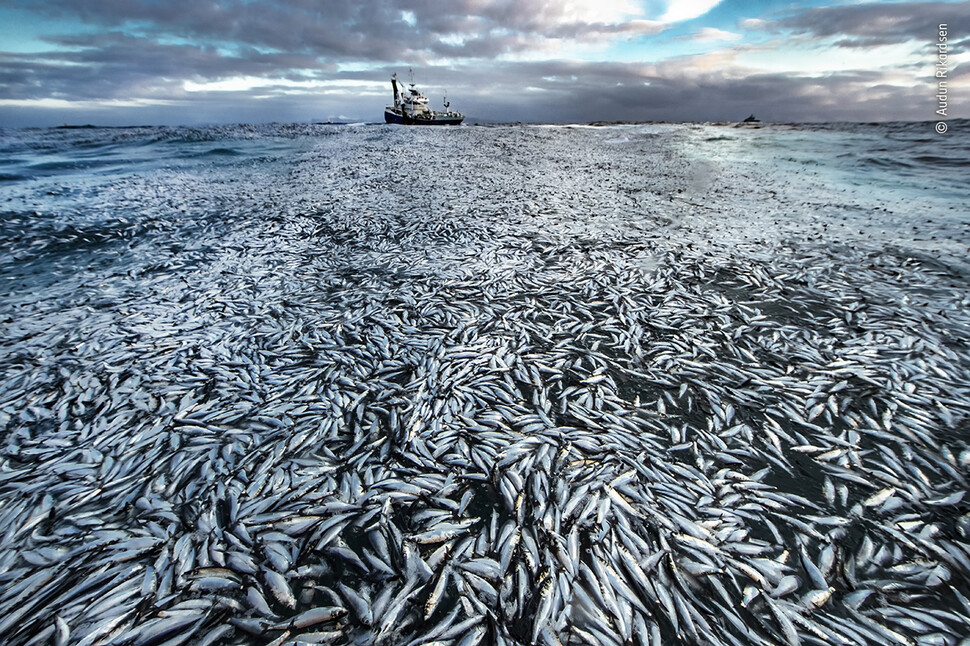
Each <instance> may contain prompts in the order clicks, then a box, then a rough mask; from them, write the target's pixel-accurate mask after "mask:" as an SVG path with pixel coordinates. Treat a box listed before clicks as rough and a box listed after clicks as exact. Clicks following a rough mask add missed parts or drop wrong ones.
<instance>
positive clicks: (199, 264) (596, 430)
mask: <svg viewBox="0 0 970 646" xmlns="http://www.w3.org/2000/svg"><path fill="white" fill-rule="evenodd" d="M704 132H707V131H704ZM618 133H619V135H622V138H620V139H617V137H618V136H619V135H618ZM284 135H285V133H284ZM276 136H277V137H278V138H279V139H280V140H281V141H282V143H279V144H278V149H276V148H274V149H271V150H269V151H268V152H266V153H265V155H264V157H259V156H253V155H246V154H243V155H237V156H235V157H234V156H232V155H228V154H223V153H219V154H218V155H216V156H213V157H212V159H214V160H215V161H212V162H211V163H209V162H206V163H200V164H198V165H197V166H193V167H192V170H191V171H189V170H186V169H185V168H181V167H178V166H177V165H176V166H172V167H169V168H162V169H160V170H154V171H152V172H145V173H135V174H130V175H125V174H122V175H119V176H112V179H111V180H110V181H108V180H104V181H103V183H102V184H101V185H99V186H97V187H96V190H95V189H91V188H90V187H88V188H85V187H84V186H82V185H81V184H80V183H79V184H78V185H77V186H75V189H74V192H73V193H71V194H70V195H69V196H66V197H63V199H68V198H70V199H71V200H75V202H70V204H71V205H74V204H80V205H82V206H83V208H85V209H90V210H100V212H103V213H108V214H110V218H109V221H108V222H107V224H104V223H102V224H99V225H98V226H96V227H95V226H93V225H85V224H84V222H82V221H80V220H79V221H78V223H75V224H72V225H71V226H65V225H58V226H54V225H51V224H49V223H44V222H41V221H40V218H39V216H37V215H36V214H35V215H34V216H33V219H31V217H28V216H27V215H23V214H21V215H18V214H17V213H21V212H19V211H18V212H17V213H15V212H13V211H11V212H9V213H7V215H6V216H5V224H4V226H5V227H6V228H9V229H11V230H13V229H16V230H17V231H18V233H17V235H16V236H12V237H11V236H8V237H7V241H6V242H4V243H3V245H4V255H7V260H4V261H3V262H2V263H0V271H2V274H0V275H3V277H4V279H5V286H4V289H3V292H2V295H0V319H2V329H3V337H2V348H3V349H2V352H0V375H2V385H0V635H2V636H3V637H2V641H3V643H5V644H10V645H28V644H56V645H58V646H61V645H65V644H76V645H78V646H93V645H96V644H104V645H109V644H110V645H117V646H125V645H131V646H149V645H154V646H162V645H164V646H177V645H181V644H186V645H188V644H199V645H204V646H214V645H217V644H261V645H263V644H272V645H273V646H280V645H283V644H394V645H407V646H419V645H425V646H431V645H432V644H434V645H438V644H460V645H462V646H472V645H476V644H507V645H515V644H521V645H532V644H545V645H557V644H595V645H608V644H642V645H644V646H659V645H660V644H665V645H666V644H690V645H693V644H697V645H701V644H703V645H732V644H733V645H746V644H766V645H767V644H772V645H780V646H798V645H800V644H804V645H810V644H817V645H839V646H842V645H844V646H849V645H858V644H899V645H900V646H904V645H912V646H916V645H918V646H958V645H961V646H967V645H968V644H970V639H968V638H967V636H968V635H970V498H968V497H967V495H966V494H967V487H968V484H967V481H968V477H970V444H968V441H970V291H968V289H967V278H966V275H964V274H962V273H961V272H959V271H957V270H956V269H955V267H956V266H957V264H958V262H959V258H958V257H959V255H960V254H958V253H957V254H954V257H955V259H954V261H953V262H952V263H948V261H947V256H946V253H947V252H946V251H945V250H944V251H943V252H940V253H938V254H935V255H934V254H931V253H929V252H927V251H926V250H925V249H923V250H920V251H919V252H917V251H914V250H910V249H907V248H906V246H905V244H904V243H902V242H898V241H897V242H894V243H892V244H890V243H887V242H885V239H879V238H873V237H871V236H869V235H868V234H869V233H871V231H874V230H875V229H877V228H878V227H879V217H880V213H879V211H878V209H876V208H874V207H873V208H869V209H867V208H863V207H865V204H866V203H865V202H864V201H861V200H863V199H864V198H862V197H860V198H858V200H860V202H859V204H861V205H862V206H860V207H859V208H857V209H855V211H854V212H853V214H846V213H844V212H843V210H840V209H836V208H834V207H833V208H831V209H829V211H826V210H825V209H824V208H821V207H820V206H819V203H820V202H826V200H828V203H830V204H835V203H837V202H838V200H840V199H843V198H844V197H845V196H844V195H841V194H838V193H837V192H836V191H835V189H831V191H832V192H831V193H826V190H829V189H826V188H825V186H824V185H823V184H820V183H817V184H814V185H813V186H815V187H816V189H817V193H816V194H815V195H814V198H815V201H814V202H812V201H810V200H808V201H807V200H805V199H803V197H799V196H803V194H797V195H796V194H795V191H794V189H790V188H786V185H787V184H789V183H797V182H802V181H804V182H811V181H817V180H812V179H810V178H809V179H805V178H801V177H793V176H791V175H790V174H789V175H785V174H778V175H773V174H772V172H771V171H770V169H767V168H759V167H746V168H745V169H744V173H745V175H744V178H742V177H741V176H740V171H737V170H736V169H733V168H730V167H727V166H725V165H718V163H717V162H716V161H710V160H708V161H705V160H702V159H698V158H696V157H695V158H691V157H690V155H688V154H685V152H684V147H685V146H686V143H689V141H691V139H690V138H691V137H695V138H696V137H698V136H700V135H697V134H696V133H692V132H690V131H688V129H687V127H686V126H684V127H668V128H667V129H663V128H654V129H650V128H647V127H645V126H644V127H628V128H626V129H609V128H603V129H541V128H531V129H530V128H527V127H502V128H462V129H456V130H454V131H451V132H447V133H442V132H438V131H435V132H425V131H420V132H416V131H414V130H409V129H404V128H399V129H393V128H391V127H385V126H371V127H367V128H359V129H356V130H352V131H351V130H350V129H349V128H345V129H344V130H340V129H339V128H336V127H335V128H332V129H331V130H327V131H326V132H322V133H316V132H314V133H310V134H302V133H301V134H300V135H299V136H295V135H294V136H292V137H290V138H287V136H288V135H287V136H282V135H280V134H279V133H276ZM738 136H745V135H744V133H741V134H739V135H738ZM258 137H265V135H259V134H258V133H257V139H258ZM273 141H274V142H276V141H277V140H276V139H274V140H273ZM237 143H238V144H239V147H241V148H244V145H245V142H237ZM193 145H194V144H193ZM203 145H209V146H210V147H211V145H210V144H206V143H205V142H203ZM212 145H215V144H212ZM218 145H220V146H229V147H231V146H234V145H236V143H234V142H233V141H232V140H230V141H229V142H228V143H226V141H225V140H221V141H220V142H219V144H218ZM274 145H277V144H275V143H274ZM576 150H582V151H583V154H582V155H577V154H576ZM415 151H421V154H420V155H418V158H417V159H415ZM51 181H53V180H51ZM41 184H42V185H37V186H34V185H26V188H16V189H11V188H8V189H6V190H7V191H8V193H7V194H5V195H7V196H8V197H9V196H13V197H14V198H15V202H16V201H21V202H23V204H24V205H25V206H24V207H23V208H24V209H27V208H28V206H29V202H30V200H31V199H33V195H32V194H31V193H30V191H37V192H38V195H39V194H40V192H41V191H43V192H44V193H45V195H44V199H45V200H46V202H45V204H48V205H50V204H53V205H54V207H55V208H56V205H57V204H58V202H57V199H61V198H58V197H57V196H53V197H52V196H51V194H50V191H51V190H52V189H51V183H50V182H42V183H41ZM18 191H19V192H18ZM85 191H86V192H85ZM786 191H787V192H786ZM792 195H794V196H792ZM37 199H40V197H38V198H37ZM65 208H66V207H65ZM72 208H73V206H72ZM895 208H897V209H900V208H903V207H902V205H896V207H895ZM78 209H79V210H80V207H78ZM25 212H26V211H24V213H25ZM860 213H861V215H860ZM147 214H150V215H151V217H149V215H147ZM852 218H867V220H865V222H863V223H862V224H860V221H859V220H853V219H852ZM823 221H824V224H825V227H823V226H822V224H821V223H822V222H823ZM850 229H851V232H849V230H850ZM860 229H861V230H860Z"/></svg>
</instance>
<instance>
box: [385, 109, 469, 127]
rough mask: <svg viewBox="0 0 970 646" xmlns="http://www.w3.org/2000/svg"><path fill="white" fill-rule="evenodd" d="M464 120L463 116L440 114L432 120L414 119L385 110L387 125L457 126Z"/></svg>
mask: <svg viewBox="0 0 970 646" xmlns="http://www.w3.org/2000/svg"><path fill="white" fill-rule="evenodd" d="M464 119H465V117H464V116H463V115H459V116H457V117H453V116H443V115H440V114H435V115H434V117H433V118H431V119H412V118H411V117H407V116H405V115H403V114H401V113H399V112H395V111H394V110H384V121H385V122H386V123H399V124H401V125H405V126H457V125H458V124H460V123H461V122H462V121H463V120H464Z"/></svg>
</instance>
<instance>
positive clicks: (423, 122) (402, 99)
mask: <svg viewBox="0 0 970 646" xmlns="http://www.w3.org/2000/svg"><path fill="white" fill-rule="evenodd" d="M391 87H392V88H393V89H394V105H393V106H387V107H386V108H384V121H386V122H387V123H401V124H404V125H406V126H457V125H458V124H460V123H461V122H462V120H463V119H464V118H465V115H463V114H462V113H461V112H455V111H454V110H452V109H451V104H450V103H449V102H448V99H445V102H444V105H445V109H444V110H432V109H431V108H430V107H428V97H426V96H424V95H423V94H421V93H420V92H418V90H417V88H416V87H414V79H413V78H412V79H411V82H410V83H408V87H407V90H405V89H404V84H403V83H402V84H401V88H400V89H398V80H397V74H393V75H391Z"/></svg>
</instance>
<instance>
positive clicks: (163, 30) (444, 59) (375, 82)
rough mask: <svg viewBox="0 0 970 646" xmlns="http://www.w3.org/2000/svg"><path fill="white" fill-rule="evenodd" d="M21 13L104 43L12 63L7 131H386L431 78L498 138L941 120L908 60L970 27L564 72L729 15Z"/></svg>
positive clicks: (289, 4)
mask: <svg viewBox="0 0 970 646" xmlns="http://www.w3.org/2000/svg"><path fill="white" fill-rule="evenodd" d="M11 1H12V2H15V3H16V6H18V7H26V8H28V9H29V8H32V9H33V11H34V12H35V13H36V14H37V15H38V16H48V17H49V16H57V17H59V20H58V22H57V24H59V25H62V26H63V25H65V24H69V22H66V21H67V20H68V18H70V17H73V18H74V19H75V20H78V19H80V20H83V21H84V22H85V23H86V24H87V25H88V26H89V27H90V26H94V27H95V28H96V29H95V30H94V33H91V32H92V30H91V29H87V30H86V31H84V32H83V33H79V30H78V31H75V32H74V33H48V36H47V37H46V41H47V44H48V45H49V49H48V50H47V51H40V52H30V53H12V52H7V53H2V52H0V97H2V100H0V107H2V110H0V118H3V120H4V121H3V123H0V125H17V124H20V125H27V124H32V123H36V124H38V125H40V124H42V123H43V122H42V121H41V120H43V119H46V120H48V121H47V122H46V123H51V122H53V123H64V122H73V123H77V122H79V121H80V120H81V119H82V117H81V116H80V115H87V116H88V118H87V119H86V120H87V121H92V122H98V123H115V124H119V125H120V124H124V123H173V124H174V123H199V122H210V121H221V122H225V121H230V120H233V121H260V120H263V121H267V120H286V119H292V120H298V121H305V120H313V119H319V118H326V117H327V116H332V115H339V114H344V115H348V116H350V117H352V118H354V119H360V120H379V119H381V115H382V110H383V106H384V105H385V104H386V102H387V101H388V95H389V93H390V92H389V90H390V87H389V81H388V79H389V77H390V74H391V73H392V72H394V71H397V72H401V71H405V70H406V69H407V67H409V66H412V65H413V66H414V67H415V70H416V71H417V72H418V79H417V80H418V82H419V84H420V85H421V86H422V88H423V89H426V90H428V93H429V95H430V96H432V97H433V98H434V97H438V96H440V94H439V92H441V91H442V90H443V89H444V88H447V89H448V94H449V96H450V97H451V99H452V102H453V104H454V107H456V108H458V109H460V110H462V111H463V112H465V113H466V114H468V115H470V116H471V117H480V118H483V119H487V120H493V121H504V120H521V121H545V120H552V121H592V120H669V121H683V120H722V119H723V120H730V119H737V118H742V117H744V116H747V115H748V114H750V113H751V112H755V113H756V114H757V115H758V116H759V117H762V118H763V119H766V120H776V121H799V120H838V119H847V120H866V121H868V120H874V119H922V118H932V116H933V115H932V114H931V111H930V113H927V106H930V107H932V100H929V101H928V98H929V99H931V97H932V92H931V91H930V90H931V89H932V88H931V87H930V84H931V82H932V79H928V78H927V74H926V67H925V64H926V60H925V59H920V58H918V56H916V55H914V54H913V53H912V52H911V51H910V50H913V49H914V48H913V46H912V45H906V43H910V41H913V40H916V41H917V42H920V43H923V44H924V45H926V46H927V47H929V46H930V44H931V43H932V42H934V40H935V37H936V36H935V35H936V25H937V23H938V22H940V21H944V22H950V23H951V25H958V24H963V23H970V20H968V18H970V3H968V2H962V3H940V2H930V3H916V2H902V3H889V4H887V3H880V4H878V5H877V4H874V3H867V4H853V5H844V6H836V7H819V8H816V9H809V10H802V11H797V10H795V9H791V8H790V7H789V8H786V9H785V11H786V13H785V14H782V15H781V17H777V16H776V17H770V16H769V15H767V14H766V15H764V16H763V17H762V18H748V19H744V20H740V21H739V22H737V24H738V28H739V30H743V31H745V32H747V31H749V30H755V29H763V30H765V32H766V33H768V34H780V36H779V38H777V39H775V40H772V41H770V42H759V43H758V44H757V48H756V47H755V46H754V45H752V44H750V43H744V42H743V36H742V34H740V33H735V32H732V31H726V30H722V29H717V28H714V27H710V26H703V25H698V27H697V28H696V29H691V30H690V31H691V32H693V33H692V34H691V35H688V36H678V37H677V38H690V39H692V40H693V41H695V43H697V44H695V43H692V44H691V45H690V48H691V49H692V50H704V49H706V50H711V49H713V50H714V51H708V52H707V53H704V54H699V55H695V56H679V57H675V58H667V59H661V60H658V61H656V62H654V63H651V64H646V63H643V62H629V58H627V59H625V60H627V62H617V61H610V60H602V61H589V60H554V59H556V58H560V59H568V58H571V56H570V53H572V52H575V51H577V50H576V49H574V48H585V49H584V50H583V51H586V52H589V51H590V50H592V49H595V48H598V47H605V46H608V45H610V44H611V43H617V42H622V41H635V40H637V39H640V38H645V37H650V36H652V35H656V34H659V33H661V32H663V31H664V30H667V29H673V28H674V27H675V26H674V25H673V24H672V23H673V22H680V21H685V20H690V19H691V18H694V17H697V16H700V15H702V14H704V13H706V12H707V11H710V10H711V9H712V8H714V7H715V6H717V5H718V2H717V1H715V0H702V1H700V2H685V1H680V0H677V1H674V2H666V3H664V2H663V1H662V0H652V4H650V6H651V7H652V8H653V9H654V10H653V11H650V12H647V11H645V10H642V9H641V6H647V5H640V4H637V3H633V2H631V1H629V0H602V1H601V2H597V3H595V4H594V3H590V2H587V1H585V0H493V1H486V0H453V1H452V2H449V3H442V2H440V1H439V0H408V1H407V2H398V1H396V0H360V1H359V2H356V3H352V2H349V1H348V2H336V1H335V2H328V3H326V10H322V9H321V7H322V6H323V5H322V4H320V3H315V2H312V1H311V0H277V1H275V2H269V1H268V0H207V1H206V2H198V0H166V2H157V1H155V0H100V1H95V0H44V1H43V2H41V1H40V0H11ZM795 11H797V12H795ZM793 12H795V13H793ZM656 16H660V19H659V20H648V19H646V18H649V17H656ZM769 17H770V18H771V19H770V20H769V19H768V18H769ZM62 28H63V27H62ZM791 36H794V38H792V37H791ZM961 37H963V36H962V35H961ZM735 41H741V42H735ZM668 42H669V41H668ZM675 42H676V41H675ZM791 43H795V44H794V45H792V44H791ZM832 43H839V46H840V47H846V46H851V47H863V46H870V45H874V44H885V43H896V44H897V47H896V50H893V51H894V54H893V55H894V56H895V57H896V58H893V59H892V61H891V64H884V62H880V61H874V60H870V59H869V58H867V56H866V55H865V54H866V53H871V52H866V51H865V50H862V49H860V50H859V52H860V55H859V56H852V57H847V56H844V53H845V52H844V51H842V50H841V49H836V48H834V47H832V45H831V44H832ZM899 43H903V45H899ZM681 44H683V43H682V42H681ZM625 47H628V48H629V46H625ZM0 49H2V45H0ZM631 50H632V48H629V49H628V50H627V51H631ZM897 50H898V51H897ZM636 51H639V50H636ZM643 51H644V56H643V57H642V58H643V59H647V60H650V57H649V54H650V50H648V49H644V50H643ZM871 51H875V52H877V53H879V52H882V50H871ZM608 56H609V55H605V56H604V58H606V57H608ZM798 57H801V58H798ZM835 58H838V59H840V60H841V64H839V65H836V64H835V63H834V62H833V59H835ZM953 60H954V67H953V68H952V69H951V74H952V75H953V78H961V79H965V78H966V73H967V72H966V67H967V64H966V63H963V62H957V59H956V58H954V59H953ZM799 61H801V62H803V63H804V61H810V62H811V63H813V64H812V65H801V66H798V65H795V63H798V62H799ZM900 61H901V62H902V63H903V64H900ZM921 61H922V62H921ZM815 63H817V64H815ZM866 68H868V69H866ZM964 82H965V81H964ZM438 88H441V89H438ZM525 88H529V90H528V91H526V90H525ZM870 90H871V91H870ZM577 97H581V100H580V99H578V98H577ZM71 106H73V108H74V109H75V111H74V112H71V110H72V108H71ZM958 108H959V109H964V110H965V109H967V108H965V107H961V106H958Z"/></svg>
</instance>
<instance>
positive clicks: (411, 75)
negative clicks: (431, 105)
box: [408, 67, 414, 85]
mask: <svg viewBox="0 0 970 646" xmlns="http://www.w3.org/2000/svg"><path fill="white" fill-rule="evenodd" d="M408 81H409V82H410V84H411V85H414V69H413V68H410V67H409V68H408Z"/></svg>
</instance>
